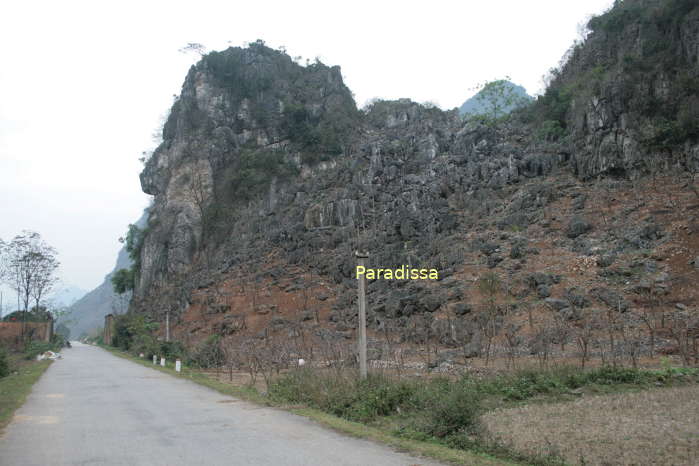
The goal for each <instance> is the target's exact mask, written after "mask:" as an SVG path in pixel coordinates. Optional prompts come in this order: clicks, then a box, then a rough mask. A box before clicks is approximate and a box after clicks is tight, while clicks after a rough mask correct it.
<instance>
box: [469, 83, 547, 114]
mask: <svg viewBox="0 0 699 466" xmlns="http://www.w3.org/2000/svg"><path fill="white" fill-rule="evenodd" d="M504 84H505V89H506V90H505V92H507V93H509V94H511V95H512V96H514V97H515V101H516V103H514V104H511V105H504V106H503V110H504V111H505V112H506V113H509V112H511V111H512V110H513V109H514V108H515V107H517V106H518V105H521V102H527V101H532V100H534V98H533V97H532V96H530V95H529V94H527V90H526V89H525V88H524V87H522V86H519V85H517V84H515V83H513V82H510V81H505V82H504ZM482 93H483V91H482V90H481V91H478V92H477V93H476V94H475V95H474V96H473V97H471V98H470V99H467V100H466V102H464V103H463V104H462V105H461V107H459V114H460V115H466V114H467V113H468V114H471V115H474V114H475V115H477V114H480V113H485V112H487V111H488V109H487V108H486V106H487V104H486V100H484V99H481V98H480V97H481V95H482Z"/></svg>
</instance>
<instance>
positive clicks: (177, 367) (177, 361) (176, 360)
mask: <svg viewBox="0 0 699 466" xmlns="http://www.w3.org/2000/svg"><path fill="white" fill-rule="evenodd" d="M175 370H176V371H177V372H181V371H182V363H181V362H180V360H179V359H175Z"/></svg>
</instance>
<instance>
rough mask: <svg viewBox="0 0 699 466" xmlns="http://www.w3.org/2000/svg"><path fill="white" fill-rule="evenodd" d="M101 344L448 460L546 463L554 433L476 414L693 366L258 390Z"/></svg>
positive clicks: (279, 382)
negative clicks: (518, 428)
mask: <svg viewBox="0 0 699 466" xmlns="http://www.w3.org/2000/svg"><path fill="white" fill-rule="evenodd" d="M105 349H107V350H108V351H111V352H112V353H114V354H116V355H118V356H121V357H124V358H127V359H130V360H133V361H136V362H138V363H140V364H142V365H144V366H148V367H152V368H156V369H158V370H160V371H161V372H166V373H169V374H171V375H175V376H178V377H183V378H187V379H189V380H192V381H194V382H197V383H199V384H201V385H204V386H207V387H209V388H212V389H214V390H217V391H218V392H220V393H223V394H226V395H231V396H235V397H238V398H241V399H244V400H247V401H252V402H254V403H259V404H263V405H266V406H275V407H280V408H284V409H287V410H289V411H291V412H293V413H296V414H299V415H302V416H306V417H309V418H311V419H313V420H315V421H317V422H319V423H321V424H323V425H325V426H327V427H330V428H332V429H335V430H338V431H341V432H343V433H346V434H349V435H352V436H355V437H359V438H364V439H370V440H374V441H377V442H381V443H385V444H387V445H390V446H392V447H394V448H397V449H400V450H405V451H408V452H412V453H415V454H418V455H423V456H427V457H431V458H435V459H438V460H440V461H445V462H451V463H454V464H536V465H546V466H550V465H561V464H565V462H566V461H570V454H569V452H568V451H567V450H565V449H563V450H561V449H560V448H559V445H558V444H557V443H556V442H545V444H542V445H537V448H521V446H520V445H519V444H518V443H517V442H514V441H512V440H511V439H509V438H508V439H505V438H504V437H503V436H502V435H501V434H502V432H501V431H494V430H492V429H491V428H489V427H488V424H487V423H486V422H484V421H483V419H484V418H486V416H488V415H489V414H488V413H490V412H493V411H495V410H497V411H498V412H500V411H502V410H505V409H513V408H514V409H518V407H522V406H523V405H525V404H526V405H528V406H525V408H524V409H529V408H532V409H534V407H536V406H539V405H541V406H554V405H555V403H556V402H559V401H570V400H576V402H577V401H579V400H580V399H581V397H583V396H584V395H586V394H599V393H617V394H619V393H624V395H623V396H635V395H634V394H635V393H638V394H644V393H647V392H649V390H647V389H649V388H656V387H658V386H662V387H670V386H682V385H684V386H686V385H690V384H692V385H693V384H696V383H697V382H699V370H698V369H692V368H673V367H665V368H663V369H659V370H637V369H628V368H618V367H617V368H614V367H601V368H594V369H589V370H586V371H581V370H580V369H579V368H577V367H575V368H572V367H571V368H557V369H552V370H546V371H521V372H519V373H516V374H509V375H499V376H495V377H489V378H484V379H479V378H474V377H470V376H468V375H464V376H463V377H460V378H456V379H454V378H447V377H435V378H412V379H405V378H403V379H400V378H395V377H389V376H385V375H381V374H371V375H370V376H369V377H368V379H367V380H363V381H361V380H359V379H358V378H357V377H356V374H355V373H354V372H341V371H340V372H338V371H330V370H317V369H311V368H300V369H296V370H293V371H291V372H288V373H286V374H284V375H282V376H281V377H279V378H277V379H276V380H274V381H273V382H272V383H271V384H270V386H269V393H268V394H267V395H262V394H260V393H259V392H258V391H257V390H255V389H254V388H253V387H246V386H243V387H241V386H235V385H232V384H230V383H226V382H222V381H219V380H215V379H213V378H210V377H209V376H207V375H206V374H203V373H201V372H197V371H196V370H192V369H188V368H185V369H183V372H181V373H179V374H178V373H176V372H175V371H174V368H173V367H172V363H169V364H168V365H167V367H165V368H163V367H161V366H159V365H153V364H152V362H151V361H147V360H143V359H140V358H136V357H134V356H131V355H128V354H125V353H122V352H120V351H117V350H114V349H113V348H105ZM650 391H653V390H650ZM630 392H633V393H630ZM618 396H621V395H618ZM595 398H600V397H595ZM559 404H560V403H559ZM564 404H567V405H571V404H572V403H564ZM522 429H524V430H526V429H525V428H524V427H522ZM505 430H507V429H506V428H505ZM493 432H496V433H497V435H495V434H493ZM533 432H536V431H533Z"/></svg>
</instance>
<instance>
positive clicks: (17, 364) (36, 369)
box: [0, 355, 52, 430]
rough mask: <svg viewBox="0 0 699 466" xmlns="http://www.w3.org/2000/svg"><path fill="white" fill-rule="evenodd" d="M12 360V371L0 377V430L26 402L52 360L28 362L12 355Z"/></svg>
mask: <svg viewBox="0 0 699 466" xmlns="http://www.w3.org/2000/svg"><path fill="white" fill-rule="evenodd" d="M13 356H14V355H13ZM13 359H16V360H13ZM10 362H11V366H12V371H11V372H10V374H9V375H7V376H6V377H3V378H1V379H0V430H1V429H4V428H5V426H7V424H9V423H10V420H11V419H12V415H13V414H14V413H15V411H16V410H17V408H19V407H20V406H22V405H23V404H24V401H25V400H26V399H27V395H29V392H30V391H31V389H32V386H33V385H34V383H35V382H36V381H37V380H39V377H41V374H43V373H44V371H45V370H46V369H47V368H48V367H49V365H51V362H52V361H31V362H28V361H22V360H21V358H12V357H10Z"/></svg>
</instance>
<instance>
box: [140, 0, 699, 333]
mask: <svg viewBox="0 0 699 466" xmlns="http://www.w3.org/2000/svg"><path fill="white" fill-rule="evenodd" d="M698 11H699V8H698V7H697V6H696V5H695V3H694V2H687V1H681V0H673V1H669V2H661V1H655V0H654V1H648V0H643V1H642V0H627V1H625V2H618V4H617V5H616V6H615V7H614V8H612V9H611V10H610V11H609V12H607V13H605V14H603V15H601V16H599V17H596V18H593V19H592V20H591V22H590V28H591V32H590V34H589V36H588V37H587V39H586V40H585V42H584V43H580V44H577V45H575V46H574V47H573V48H572V49H571V51H570V53H569V59H568V60H567V62H566V64H565V65H564V66H563V67H562V69H560V70H557V71H556V72H555V73H554V76H553V79H552V82H551V85H550V86H549V88H548V89H547V90H546V92H545V93H544V95H542V96H541V97H539V98H538V99H537V100H536V101H535V102H533V103H532V104H530V105H528V106H526V107H525V108H523V109H521V110H518V111H516V112H514V113H513V114H512V116H511V118H509V119H507V120H506V121H505V122H503V123H502V124H498V125H483V124H479V123H478V122H475V121H466V122H465V121H463V120H462V118H460V116H459V113H458V111H456V110H453V111H441V110H439V109H436V108H427V107H425V106H422V105H420V104H417V103H414V102H411V101H410V100H406V99H401V100H397V101H377V102H375V103H374V104H373V105H371V106H370V107H369V108H367V109H365V110H362V111H359V110H358V109H357V108H356V105H355V103H354V100H353V98H352V94H351V92H350V90H349V89H348V88H347V87H346V86H345V85H344V83H343V81H342V75H341V73H340V69H339V67H329V66H326V65H324V64H322V63H319V62H318V63H315V64H312V65H309V66H306V67H304V66H301V65H299V64H297V63H295V62H294V61H293V60H292V59H291V58H290V57H289V56H287V55H286V54H285V53H284V52H282V51H277V50H273V49H271V48H268V47H266V46H265V45H264V43H262V42H256V43H253V44H251V45H250V46H249V47H247V48H229V49H228V50H225V51H222V52H212V53H210V54H208V55H205V56H204V57H202V59H201V61H200V62H199V63H197V64H196V65H195V66H193V67H192V68H191V69H190V71H189V73H188V75H187V77H186V79H185V82H184V84H183V87H182V92H181V95H180V96H179V98H178V99H177V101H176V102H175V104H174V105H173V107H172V109H171V113H170V116H169V118H168V119H167V122H166V124H165V127H164V130H163V143H162V144H161V146H160V147H158V149H157V150H156V151H155V152H154V154H153V156H152V157H151V158H150V160H148V161H147V163H146V166H145V169H144V170H143V173H142V174H141V184H142V187H143V190H144V191H145V192H146V193H148V194H151V195H153V196H154V204H153V207H152V209H151V210H150V216H149V218H148V223H147V226H146V227H145V229H144V231H143V235H142V240H141V241H139V243H138V245H137V254H138V257H139V258H140V261H139V263H138V264H137V269H138V270H137V281H136V288H135V291H134V299H133V301H132V303H131V309H132V310H133V311H134V312H148V313H150V314H151V315H153V316H154V318H155V319H156V320H161V319H162V318H163V314H164V312H165V311H166V310H170V311H171V312H173V313H174V315H175V316H176V318H175V320H174V321H175V324H174V325H175V326H176V328H175V330H174V334H175V336H176V337H177V338H180V339H181V340H182V341H185V342H192V341H194V342H195V341H198V340H200V339H202V338H204V337H206V336H207V335H210V334H212V333H216V334H220V335H228V334H234V333H236V332H239V333H241V335H242V334H246V335H256V334H259V332H264V333H263V334H264V335H277V336H279V337H280V338H282V337H288V336H289V335H290V334H291V333H293V332H298V329H299V328H300V329H306V330H308V331H309V332H315V334H316V335H322V336H323V338H325V337H327V338H335V339H342V338H349V337H351V335H352V334H353V333H352V332H353V329H354V328H355V326H356V310H355V307H356V306H355V286H356V281H355V278H354V264H355V260H354V256H353V253H354V251H356V250H366V251H369V252H370V259H369V262H370V264H369V265H371V266H374V267H399V266H401V265H404V264H406V265H410V266H420V267H423V266H424V267H427V268H437V269H438V270H439V271H440V279H439V280H437V281H406V280H398V281H387V280H377V281H374V282H372V283H370V284H369V289H368V293H369V304H370V306H369V308H370V311H369V325H370V327H371V330H372V331H376V332H380V331H384V332H398V333H400V335H401V338H402V339H403V341H410V342H414V343H419V342H424V341H435V342H438V343H439V344H441V345H445V346H458V345H461V344H463V342H474V344H476V342H477V341H479V338H480V337H479V336H478V335H479V326H478V313H477V312H474V309H477V308H478V306H479V305H480V303H481V302H482V300H483V296H482V293H480V292H479V291H478V290H477V287H476V286H475V282H476V280H477V279H478V277H481V276H483V275H484V274H485V273H487V272H489V271H494V272H495V273H496V274H497V275H498V276H499V277H500V280H501V281H502V282H503V283H505V285H506V289H507V296H508V300H506V301H503V303H501V304H502V306H501V308H500V309H501V311H502V314H503V315H508V316H510V317H508V319H510V318H512V319H513V322H517V321H518V320H517V319H519V320H522V319H523V318H524V317H523V316H525V315H526V314H527V312H528V311H527V309H531V308H536V309H539V310H540V313H541V316H542V317H541V318H542V319H543V321H546V320H547V319H548V320H550V321H551V322H553V319H554V318H556V317H557V316H565V318H566V319H578V318H580V312H581V310H582V309H607V308H610V307H614V308H617V309H622V308H623V309H624V310H626V309H632V308H633V309H641V308H642V306H643V304H642V299H643V297H644V296H645V294H644V293H646V292H648V293H663V296H664V298H663V299H664V300H666V301H667V302H669V303H675V302H676V303H681V302H684V301H688V300H689V301H691V300H692V299H694V298H691V297H690V295H688V294H687V293H688V289H689V288H687V280H688V278H687V277H691V276H692V275H691V274H692V273H696V272H695V271H694V269H693V268H692V266H691V265H689V264H690V262H691V260H693V258H694V256H693V254H694V255H697V254H696V236H692V235H695V234H696V233H692V232H695V231H696V228H697V223H698V220H697V213H696V212H697V211H696V210H695V209H696V208H697V198H696V197H695V193H696V192H697V187H696V181H695V175H696V173H697V172H698V171H699V145H697V137H698V136H699V130H698V127H697V121H699V119H697V118H696V117H697V115H696V109H697V108H699V106H697V105H694V103H695V100H696V96H697V95H699V94H697V92H696V91H697V90H699V87H698V86H699V79H698V78H697V76H698V75H699V68H698V66H699V65H698V63H699V47H698V46H697V44H698V43H699V42H698V39H697V37H698V34H697V24H698V22H697V16H698V14H699V12H698ZM660 179H662V180H663V181H662V185H663V189H664V190H665V191H664V192H660V191H657V186H658V183H659V181H658V180H660ZM670 257H671V258H672V259H670ZM695 278H696V277H695ZM685 304H686V303H685ZM683 305H684V304H683ZM240 319H243V320H244V321H245V322H246V324H245V326H242V327H241V326H240V325H238V324H236V322H239V321H240ZM503 322H505V321H503ZM503 325H504V323H503ZM293 329H296V330H293ZM528 337H529V336H527V338H528Z"/></svg>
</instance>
